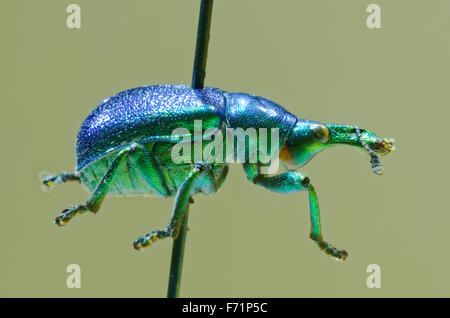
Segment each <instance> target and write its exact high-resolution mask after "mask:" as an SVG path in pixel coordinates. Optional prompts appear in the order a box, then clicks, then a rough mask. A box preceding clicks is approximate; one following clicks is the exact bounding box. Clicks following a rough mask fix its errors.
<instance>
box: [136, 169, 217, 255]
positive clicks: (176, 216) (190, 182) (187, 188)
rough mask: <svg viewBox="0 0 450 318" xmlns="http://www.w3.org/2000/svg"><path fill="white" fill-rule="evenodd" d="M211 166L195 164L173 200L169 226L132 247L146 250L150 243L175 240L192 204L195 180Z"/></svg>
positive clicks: (152, 233) (140, 238)
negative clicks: (169, 239) (168, 239)
mask: <svg viewBox="0 0 450 318" xmlns="http://www.w3.org/2000/svg"><path fill="white" fill-rule="evenodd" d="M210 170H211V165H209V164H205V163H195V164H194V166H193V168H192V170H191V172H190V173H189V175H188V177H187V178H186V180H185V181H184V182H183V184H182V185H181V187H180V189H179V190H178V193H177V196H176V198H175V205H174V207H173V213H172V217H171V220H170V223H169V225H168V226H167V228H166V229H164V230H158V231H153V232H151V233H149V234H146V235H144V236H141V237H139V238H138V239H136V240H135V241H134V242H133V247H134V248H135V249H137V250H141V249H142V248H146V247H148V246H150V245H151V244H152V243H154V242H156V241H159V240H162V239H165V238H167V237H169V236H171V237H172V238H176V237H177V236H178V234H179V232H180V226H181V224H182V223H183V219H184V216H185V212H186V210H187V209H188V208H189V204H190V203H191V202H192V198H191V195H193V194H194V192H195V187H194V183H195V180H196V179H197V178H198V177H200V176H201V175H202V174H203V173H209V172H210Z"/></svg>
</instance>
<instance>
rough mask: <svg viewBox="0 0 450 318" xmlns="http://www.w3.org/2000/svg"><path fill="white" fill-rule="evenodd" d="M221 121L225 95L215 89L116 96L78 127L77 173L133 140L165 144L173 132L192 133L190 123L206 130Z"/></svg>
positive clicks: (160, 88) (147, 89)
mask: <svg viewBox="0 0 450 318" xmlns="http://www.w3.org/2000/svg"><path fill="white" fill-rule="evenodd" d="M224 116H225V100H224V95H223V91H221V90H219V89H215V88H205V89H204V90H194V89H191V88H190V87H189V86H184V85H155V86H144V87H138V88H133V89H130V90H126V91H123V92H120V93H118V94H116V95H114V96H112V97H109V98H107V99H105V100H104V101H103V102H102V103H101V104H100V105H99V106H98V107H97V108H95V109H94V110H93V111H92V112H91V113H90V114H89V116H88V117H87V118H86V120H85V121H84V122H83V124H82V125H81V127H80V130H79V132H78V137H77V142H76V151H77V167H76V171H80V170H82V169H83V168H85V167H86V166H87V165H89V164H90V163H92V162H94V161H96V160H97V159H99V158H100V157H102V156H105V155H107V154H109V153H112V152H116V151H118V150H120V149H121V148H123V147H126V146H127V145H129V144H130V143H131V142H133V141H139V142H141V143H147V142H150V141H164V140H167V139H168V138H169V139H170V136H171V134H172V131H173V130H174V129H175V128H187V129H189V131H191V132H192V131H193V127H194V120H202V122H203V127H204V128H205V129H206V128H210V127H220V126H221V125H222V122H223V120H224Z"/></svg>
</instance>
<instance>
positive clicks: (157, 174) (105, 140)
mask: <svg viewBox="0 0 450 318" xmlns="http://www.w3.org/2000/svg"><path fill="white" fill-rule="evenodd" d="M200 120H201V122H202V129H204V130H206V131H208V130H209V131H211V130H213V131H216V132H218V131H220V132H222V133H225V134H226V133H227V132H228V130H229V129H235V128H242V129H243V130H247V129H249V128H256V129H258V128H266V129H272V130H273V129H276V130H277V133H278V142H277V145H275V146H276V147H275V146H273V148H274V149H279V151H278V152H277V155H278V157H279V158H280V159H281V162H282V163H283V164H284V165H285V166H286V167H287V168H288V169H287V171H286V172H284V173H281V174H278V175H275V176H270V175H268V174H267V173H264V172H262V171H263V168H264V167H265V165H266V163H263V162H261V160H260V159H259V157H258V158H257V159H256V161H255V160H253V161H251V160H250V157H249V155H248V147H249V146H248V144H246V145H245V147H246V148H245V149H246V150H247V152H246V154H247V155H246V156H245V158H244V161H243V162H242V161H241V163H242V164H243V167H244V170H245V172H246V174H247V177H248V179H249V180H250V181H251V182H253V183H254V184H257V185H260V186H263V187H265V188H266V189H268V190H270V191H274V192H280V193H291V192H296V191H308V192H309V201H310V216H311V233H310V237H311V239H313V240H314V241H315V242H316V243H317V244H318V246H319V248H320V249H321V250H323V251H325V253H326V254H328V255H331V256H333V257H335V258H336V259H338V260H344V259H345V258H346V257H347V256H348V254H347V252H346V251H345V250H339V249H336V248H335V247H333V246H332V245H330V244H328V243H327V242H326V241H324V239H323V237H322V232H321V227H320V215H319V205H318V200H317V195H316V193H315V191H314V187H313V185H312V184H311V182H310V179H309V178H308V177H306V176H305V175H303V174H301V173H300V172H297V171H294V170H295V169H297V168H299V167H301V166H303V165H305V164H306V163H307V162H308V161H309V160H310V159H311V158H312V157H313V156H314V155H315V154H317V153H318V152H320V151H322V150H324V149H326V148H328V147H330V146H333V145H337V144H347V145H352V146H356V147H361V148H365V149H366V150H367V151H368V153H369V154H370V157H371V164H372V168H373V170H374V172H375V173H376V174H381V173H382V170H381V162H380V161H379V159H378V157H377V155H376V153H378V154H386V153H389V152H391V151H392V150H393V149H394V147H393V140H388V139H383V138H380V137H378V136H377V135H375V134H374V133H372V132H370V131H367V130H365V129H360V128H358V127H355V126H347V125H337V124H326V123H321V122H315V121H309V120H303V119H298V118H297V117H296V116H294V115H293V114H291V113H289V112H288V111H287V110H285V109H284V108H283V107H281V106H280V105H278V104H276V103H274V102H272V101H270V100H268V99H265V98H262V97H258V96H254V95H249V94H244V93H228V92H225V91H222V90H219V89H216V88H205V89H203V90H195V89H192V88H190V87H188V86H183V85H155V86H145V87H139V88H134V89H130V90H127V91H124V92H121V93H118V94H116V95H114V96H112V97H110V98H107V99H105V100H104V101H103V102H102V103H101V104H100V105H99V106H98V107H97V108H96V109H95V110H94V111H92V112H91V114H90V115H89V116H88V117H87V118H86V120H85V121H84V122H83V124H82V125H81V128H80V130H79V133H78V137H77V142H76V153H77V167H76V170H75V172H74V173H63V174H60V175H51V176H48V177H46V178H45V179H44V180H43V181H42V182H43V183H44V185H46V186H48V187H49V186H51V185H53V184H60V183H63V182H65V181H69V180H78V181H81V182H82V183H83V185H85V186H86V187H87V189H88V190H89V191H90V192H92V194H91V196H90V197H89V199H88V200H87V201H86V202H85V203H84V204H80V205H76V206H72V207H70V208H68V209H65V210H64V211H62V213H61V214H60V215H59V216H58V217H57V218H56V220H55V223H56V224H57V225H60V226H62V225H65V224H67V222H69V220H71V219H72V218H73V217H74V216H75V215H77V214H82V213H85V212H87V211H90V212H94V213H96V212H97V211H98V210H99V208H100V205H101V203H102V201H103V199H104V198H105V196H106V195H107V194H110V195H150V194H154V195H159V196H163V197H170V196H175V204H174V208H173V214H172V218H171V220H170V223H169V225H168V226H167V228H166V229H164V230H157V231H153V232H151V233H149V234H147V235H144V236H142V237H140V238H138V239H137V240H135V241H134V242H133V245H134V247H135V248H136V249H141V248H144V247H147V246H149V245H150V244H151V243H153V242H155V241H157V240H160V239H163V238H167V237H176V236H177V235H178V233H179V228H180V225H181V223H182V221H183V216H184V211H185V208H186V207H187V205H188V204H189V203H190V202H192V198H191V197H192V196H193V195H195V194H197V193H204V194H211V193H215V192H217V191H218V190H219V188H220V187H221V185H222V184H223V182H224V181H225V178H226V176H227V172H228V162H216V161H208V162H205V161H204V160H198V161H192V162H191V163H186V162H181V163H180V162H175V161H174V160H173V156H172V154H173V150H174V147H175V145H176V144H177V143H178V142H179V141H180V138H184V137H186V136H194V129H195V127H194V126H195V121H200ZM180 128H181V129H184V131H186V132H187V134H186V136H182V135H177V136H176V137H177V138H174V135H173V132H174V131H176V130H177V129H178V130H179V129H180ZM202 136H203V137H202V138H201V139H200V144H201V147H202V149H204V148H205V145H206V144H207V143H208V142H210V141H211V140H210V139H211V138H206V137H204V136H205V135H202ZM178 137H179V138H178ZM192 140H193V141H195V138H192ZM197 142H199V140H197ZM233 147H234V146H233ZM234 149H235V148H234Z"/></svg>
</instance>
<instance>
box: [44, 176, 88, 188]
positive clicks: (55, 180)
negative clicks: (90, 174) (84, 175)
mask: <svg viewBox="0 0 450 318" xmlns="http://www.w3.org/2000/svg"><path fill="white" fill-rule="evenodd" d="M67 181H78V182H81V180H80V177H79V176H78V175H77V174H75V173H61V174H58V175H48V176H47V177H45V178H43V179H42V184H43V185H45V186H46V187H47V188H50V187H52V186H54V185H55V184H62V183H64V182H67Z"/></svg>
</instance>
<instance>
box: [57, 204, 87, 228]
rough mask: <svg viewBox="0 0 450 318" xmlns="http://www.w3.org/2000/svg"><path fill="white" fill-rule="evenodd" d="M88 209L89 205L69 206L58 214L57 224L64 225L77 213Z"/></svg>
mask: <svg viewBox="0 0 450 318" xmlns="http://www.w3.org/2000/svg"><path fill="white" fill-rule="evenodd" d="M87 211H88V208H87V206H85V205H83V204H80V205H76V206H72V207H70V208H67V209H65V210H63V211H62V212H61V214H60V215H58V216H57V217H56V218H55V224H56V225H58V226H64V225H66V224H67V223H69V221H70V220H71V219H72V218H73V217H74V216H75V215H77V214H83V213H86V212H87Z"/></svg>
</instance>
